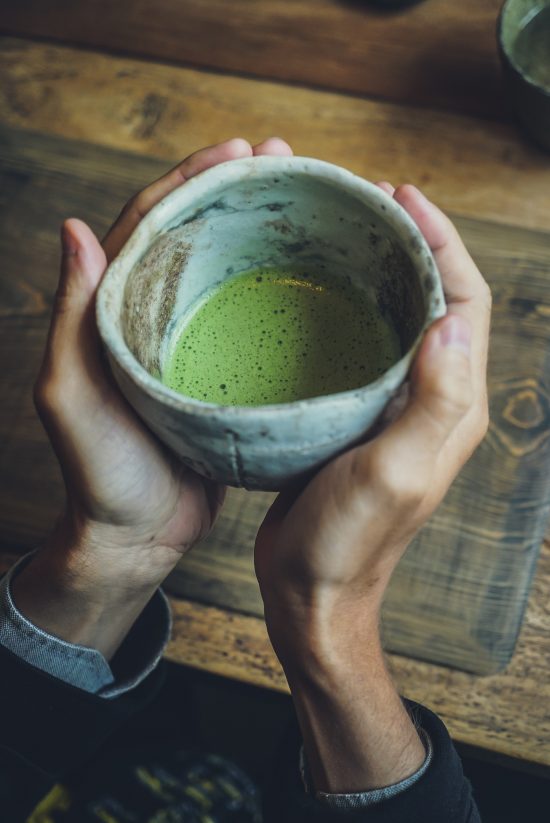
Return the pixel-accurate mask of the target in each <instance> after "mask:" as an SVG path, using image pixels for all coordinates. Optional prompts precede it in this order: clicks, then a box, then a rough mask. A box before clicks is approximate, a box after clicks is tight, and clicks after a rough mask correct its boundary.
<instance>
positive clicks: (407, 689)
mask: <svg viewBox="0 0 550 823" xmlns="http://www.w3.org/2000/svg"><path fill="white" fill-rule="evenodd" d="M17 557H18V555H14V554H10V553H7V552H0V574H2V573H3V572H5V571H6V570H7V569H8V568H9V566H11V565H12V563H13V562H15V560H16V559H17ZM170 604H171V607H172V615H173V631H172V638H171V641H170V643H169V645H168V648H167V650H166V656H167V658H168V659H169V660H172V661H174V662H175V663H181V664H182V665H186V666H192V667H194V668H197V669H201V670H202V671H208V672H211V673H213V674H217V675H220V676H223V677H229V678H232V679H234V680H239V681H241V682H244V683H251V684H252V685H254V686H260V687H263V688H267V689H272V690H274V691H279V692H283V693H286V692H288V685H287V682H286V678H285V676H284V673H283V671H282V669H281V666H280V665H279V662H278V660H277V658H276V656H275V653H274V651H273V649H272V647H271V643H270V642H269V638H268V636H267V631H266V628H265V623H264V622H263V620H260V619H258V618H257V617H250V616H248V615H243V614H238V613H236V612H228V611H227V610H225V609H220V608H218V607H216V606H206V605H203V604H199V603H193V602H190V601H188V600H182V599H180V598H176V597H170ZM387 660H388V665H389V668H390V671H391V672H392V675H393V677H394V680H395V682H396V684H397V686H398V688H399V690H400V692H401V694H404V695H406V696H407V697H409V698H411V699H414V700H417V701H419V702H420V703H423V704H424V705H426V706H428V707H430V708H431V709H432V710H434V711H436V712H437V713H438V714H439V715H440V716H441V717H442V719H443V720H444V722H445V723H446V725H447V727H448V729H449V731H450V733H451V735H452V737H453V739H454V740H455V741H457V742H460V743H464V744H466V745H468V746H473V747H476V748H477V749H480V750H483V751H484V752H486V753H490V755H491V756H492V757H494V756H495V755H501V756H503V757H505V758H514V760H515V763H514V766H515V767H516V768H518V767H521V766H523V767H524V768H525V769H526V770H527V771H531V772H533V771H535V772H537V773H539V774H541V775H542V776H550V713H549V712H548V705H549V702H550V680H549V679H548V662H549V660H550V543H546V544H545V545H544V547H543V550H542V552H541V556H540V560H539V564H538V570H537V575H536V578H535V583H534V586H533V589H532V591H531V595H530V598H529V604H528V607H527V612H526V616H525V621H524V623H523V627H522V630H521V634H520V637H519V641H518V645H517V650H516V653H515V655H514V658H513V660H512V662H511V664H510V666H509V667H508V668H507V669H506V671H504V672H502V673H500V674H496V675H493V676H491V677H477V676H476V675H471V674H466V673H465V672H459V671H453V670H451V669H447V668H444V667H442V666H436V665H433V664H429V663H422V662H419V661H416V660H411V659H409V658H406V657H401V656H398V655H388V656H387Z"/></svg>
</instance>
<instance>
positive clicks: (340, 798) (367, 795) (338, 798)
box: [300, 729, 433, 809]
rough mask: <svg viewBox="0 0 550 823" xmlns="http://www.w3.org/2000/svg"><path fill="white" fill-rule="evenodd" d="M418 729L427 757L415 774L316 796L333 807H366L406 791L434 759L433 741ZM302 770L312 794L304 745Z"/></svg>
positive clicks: (304, 781) (303, 781)
mask: <svg viewBox="0 0 550 823" xmlns="http://www.w3.org/2000/svg"><path fill="white" fill-rule="evenodd" d="M417 731H418V734H419V735H420V739H421V740H422V743H423V744H424V748H425V749H426V759H425V760H424V763H423V764H422V765H421V767H420V768H419V769H418V771H416V772H415V773H414V774H411V775H410V776H409V777H406V778H405V779H404V780H400V781H399V783H393V784H392V785H391V786H384V787H383V788H380V789H370V790H369V791H367V792H352V793H342V794H328V793H327V792H315V798H316V799H317V800H320V801H321V802H322V803H325V804H326V805H327V806H329V807H331V808H332V809H364V808H366V807H367V806H373V805H374V804H375V803H381V802H382V801H383V800H389V798H390V797H393V796H394V795H396V794H399V793H400V792H404V791H405V789H408V788H409V786H412V785H413V783H416V781H417V780H420V778H421V777H422V775H423V774H424V773H425V772H426V771H427V769H428V766H429V765H430V763H431V761H432V755H433V749H432V741H431V740H430V738H429V737H428V735H427V734H426V732H425V731H424V729H418V730H417ZM300 772H301V775H302V783H303V784H304V788H305V790H306V792H308V794H311V790H310V785H311V778H310V777H309V772H308V768H307V763H306V759H305V754H304V747H303V746H302V748H301V749H300Z"/></svg>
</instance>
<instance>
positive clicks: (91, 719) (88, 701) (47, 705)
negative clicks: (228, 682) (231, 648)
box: [0, 646, 164, 823]
mask: <svg viewBox="0 0 550 823" xmlns="http://www.w3.org/2000/svg"><path fill="white" fill-rule="evenodd" d="M0 673H1V674H0V699H1V703H0V704H1V707H2V709H1V711H2V719H1V724H0V809H1V815H0V816H1V819H2V820H6V821H9V823H23V822H24V821H25V820H26V818H27V816H28V814H29V813H30V812H31V811H32V809H33V808H34V807H35V806H36V804H37V803H38V802H39V801H40V800H41V799H42V797H44V795H45V794H46V793H47V792H48V791H49V789H50V788H51V787H52V786H53V784H54V783H56V782H57V781H58V780H60V779H62V778H63V777H64V776H65V775H66V774H68V773H70V772H72V771H74V770H75V769H77V768H79V767H81V766H83V765H84V764H85V763H86V761H87V760H88V759H89V758H90V757H91V756H92V755H93V754H94V753H95V752H96V751H97V749H99V747H100V746H101V745H102V744H103V743H104V742H105V741H106V740H107V739H108V738H109V737H110V736H111V735H112V734H113V733H114V732H115V731H116V730H117V729H118V728H119V727H120V726H121V725H122V724H123V723H124V722H126V721H127V720H128V719H129V718H130V717H131V716H132V715H134V714H135V713H137V712H138V711H140V710H141V709H142V708H144V707H145V706H146V705H147V704H148V703H149V702H150V701H151V700H152V699H153V698H154V697H155V695H156V694H157V692H158V690H159V688H160V686H161V685H162V681H163V679H164V669H163V666H162V664H161V665H160V666H159V667H157V668H156V669H155V670H154V671H153V672H151V674H149V675H148V676H147V677H146V678H145V680H143V681H142V682H141V683H140V684H139V685H138V686H136V687H135V688H133V689H132V690H130V691H127V692H125V693H124V694H121V695H120V696H118V697H113V698H111V699H109V700H105V698H102V697H99V696H97V695H95V694H91V693H89V692H86V691H84V690H82V689H78V688H75V687H74V686H70V685H68V684H67V683H63V682H62V681H61V680H59V679H58V678H55V677H52V676H51V675H49V674H47V673H45V672H43V671H40V670H39V669H37V668H35V667H33V666H31V665H29V664H28V663H25V662H24V661H23V660H21V658H19V657H18V656H17V655H15V654H13V652H11V651H9V650H8V649H6V648H4V647H2V646H0Z"/></svg>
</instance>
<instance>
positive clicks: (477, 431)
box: [255, 184, 490, 823]
mask: <svg viewBox="0 0 550 823" xmlns="http://www.w3.org/2000/svg"><path fill="white" fill-rule="evenodd" d="M383 188H385V190H386V191H387V192H388V194H389V195H390V196H394V197H395V199H396V200H397V201H398V202H399V203H400V204H401V205H402V206H403V207H404V208H405V209H407V211H408V212H409V214H410V215H411V216H412V218H413V219H414V220H415V221H416V222H417V224H418V225H419V227H420V229H421V230H422V232H423V234H424V235H425V237H426V239H427V241H428V243H429V244H430V246H431V248H432V249H433V251H434V254H435V257H436V261H437V264H438V267H439V270H440V272H441V275H442V278H443V281H444V288H445V292H446V296H447V302H448V314H447V316H446V317H445V318H443V319H442V320H441V321H439V322H438V323H437V324H436V325H435V326H434V327H433V328H432V329H430V331H429V332H428V334H427V335H426V338H425V340H424V342H423V345H422V347H421V349H420V351H419V354H418V356H417V358H416V361H415V364H414V367H413V370H412V374H411V393H410V394H411V396H410V399H409V402H408V404H407V406H406V408H405V409H404V411H403V412H402V413H401V415H400V416H399V418H398V419H397V420H396V421H395V422H394V423H392V424H391V425H390V426H389V427H388V428H387V429H386V430H385V431H384V432H383V433H382V434H380V435H379V436H378V437H375V438H374V439H373V440H371V441H370V442H368V443H366V444H365V445H362V446H360V447H358V448H356V449H353V450H352V451H349V452H347V453H345V454H343V455H341V456H340V457H339V458H337V459H336V460H335V461H333V462H332V463H330V464H329V465H327V466H325V468H323V469H322V470H321V471H320V472H319V473H318V474H317V475H316V476H315V477H314V478H313V479H312V480H311V481H310V482H309V483H308V484H307V485H306V486H305V487H302V488H301V489H294V490H291V491H287V492H284V493H283V494H281V495H280V496H279V497H278V499H277V500H276V502H275V504H274V506H273V507H272V509H271V510H270V511H269V512H268V514H267V516H266V519H265V521H264V524H263V525H262V528H261V530H260V532H259V534H258V538H257V543H256V558H255V560H256V571H257V575H258V580H259V583H260V588H261V591H262V596H263V599H264V605H265V617H266V623H267V626H268V630H269V634H270V638H271V640H272V643H273V646H274V648H275V651H276V653H277V655H278V657H279V659H280V661H281V663H282V665H283V668H284V670H285V674H286V676H287V680H288V683H289V686H290V690H291V692H292V697H293V701H294V706H295V709H296V714H297V718H298V722H299V727H300V731H301V735H302V738H303V745H304V750H305V756H306V760H307V764H308V767H309V773H310V778H311V784H312V785H311V786H310V789H311V792H312V794H313V795H317V798H318V801H319V803H320V804H321V805H319V803H318V804H317V805H315V809H316V814H317V815H318V817H317V816H315V813H314V812H313V811H312V812H311V814H310V816H309V817H304V818H302V817H299V816H298V817H296V814H297V812H296V809H295V808H294V807H293V806H292V804H291V805H290V806H289V808H288V809H287V810H286V812H285V815H286V817H285V819H288V820H292V819H300V820H302V819H304V820H306V819H307V820H317V819H318V820H324V819H332V817H330V818H328V817H327V818H325V817H324V816H323V813H322V812H323V811H324V812H325V813H328V812H327V809H328V808H329V806H330V805H331V804H332V807H333V808H331V814H334V815H336V814H337V812H336V811H335V808H334V806H335V805H337V804H338V799H336V803H335V801H334V797H330V795H332V796H333V795H335V794H336V795H337V794H347V793H364V792H372V791H376V790H378V789H382V788H384V787H389V786H394V787H395V784H399V783H400V782H401V781H408V778H411V777H413V776H414V775H415V774H417V773H418V769H419V768H420V767H421V766H422V764H423V763H424V761H425V758H426V749H425V746H424V745H423V742H422V740H421V737H420V735H419V732H418V729H417V725H418V722H419V720H418V717H417V718H416V720H415V718H414V717H412V716H411V712H410V709H409V708H408V707H407V706H406V705H405V704H404V703H403V701H402V700H401V698H400V696H399V694H398V692H397V690H396V688H395V686H394V684H393V682H392V679H391V677H390V675H389V673H388V671H387V669H386V666H385V663H384V655H383V652H382V647H381V641H380V632H379V618H380V609H381V604H382V600H383V596H384V592H385V590H386V587H387V585H388V583H389V580H390V578H391V575H392V573H393V570H394V569H395V567H396V565H397V563H398V562H399V560H400V558H401V556H402V555H403V553H404V551H405V549H406V547H407V545H408V544H409V542H410V541H411V539H412V537H413V536H414V534H415V533H416V532H417V531H418V529H419V528H420V527H421V526H422V525H423V523H424V522H425V521H426V519H427V518H428V517H429V516H430V515H431V514H432V512H433V511H434V509H435V508H436V507H437V505H438V504H439V503H440V502H441V500H442V498H443V497H444V495H445V493H446V492H447V489H448V488H449V485H450V484H451V482H452V480H453V479H454V477H455V476H456V474H457V472H458V471H459V470H460V468H461V467H462V465H463V464H464V463H465V461H466V460H467V459H468V457H469V456H470V455H471V453H472V451H473V450H474V448H475V447H476V446H477V444H478V443H479V441H480V440H481V438H482V437H483V435H484V433H485V430H486V426H487V392H486V379H485V372H486V362H487V344H488V331H489V316H490V296H489V291H488V288H487V286H486V284H485V282H484V281H483V278H482V277H481V275H480V273H479V271H478V269H477V268H476V266H475V265H474V263H473V261H472V260H471V258H470V256H469V255H468V253H467V251H466V249H465V248H464V246H463V244H462V242H461V240H460V238H459V237H458V235H457V233H456V231H455V229H454V228H453V226H452V225H451V223H450V222H449V221H448V220H447V218H446V217H444V215H443V214H442V213H441V212H440V211H439V210H438V209H436V207H435V206H433V205H432V204H430V203H429V202H428V201H427V200H426V199H425V198H424V197H423V196H422V195H421V194H420V193H419V192H418V191H417V190H416V189H414V188H413V187H412V186H402V187H400V188H399V189H397V190H396V191H395V192H394V190H393V188H391V187H389V186H388V184H383ZM437 737H438V741H439V744H438V747H437V748H436V747H435V745H434V750H433V754H432V762H431V763H430V765H429V766H428V768H427V769H426V772H425V774H423V775H422V777H420V778H418V779H417V780H415V781H414V782H413V784H412V785H411V786H410V788H405V789H404V790H403V791H402V792H401V793H402V795H403V797H405V796H407V799H408V802H409V806H408V807H407V801H405V802H404V803H403V804H402V812H401V813H398V812H397V811H395V810H396V809H397V807H398V805H399V803H398V799H397V798H398V795H395V796H394V797H393V798H392V799H386V800H384V799H383V796H382V799H380V801H379V803H377V804H376V806H372V807H369V814H368V819H369V820H371V819H372V820H377V819H380V820H388V821H389V820H391V821H395V823H399V821H403V823H405V821H410V820H412V819H416V818H414V814H418V816H419V818H418V819H420V817H421V814H420V809H419V808H417V809H416V810H415V809H414V808H411V807H410V803H411V802H413V800H414V798H415V797H419V796H422V795H423V794H424V795H425V793H426V787H427V786H428V787H431V790H430V791H428V792H427V799H426V797H425V799H424V805H425V809H427V808H430V809H432V811H433V814H432V816H428V815H427V814H425V815H424V816H422V820H426V821H427V820H434V821H436V820H438V821H439V820H446V821H447V823H455V822H456V823H463V821H466V820H469V819H471V820H475V819H476V818H475V816H473V815H474V814H477V813H476V812H474V807H473V805H472V801H471V798H470V800H468V798H469V789H468V786H467V784H466V783H465V782H464V778H463V775H462V771H461V769H460V767H459V762H458V758H457V757H456V753H455V755H454V757H453V756H451V754H449V747H450V741H448V736H446V733H445V732H444V731H442V730H441V729H440V728H439V727H438V729H437ZM442 741H446V742H442ZM432 742H434V741H432ZM445 752H447V755H448V756H447V757H446V755H445ZM438 761H439V762H438ZM442 762H446V763H447V765H448V773H447V778H448V779H447V782H446V785H447V788H448V796H449V798H451V799H452V798H455V800H456V802H452V803H451V805H450V806H449V805H448V804H449V802H451V801H449V800H448V801H445V800H444V798H442V796H441V792H440V790H439V789H438V782H436V781H435V780H434V778H433V775H434V774H437V773H438V771H440V769H441V763H442ZM449 778H450V780H451V782H450V786H449ZM440 783H441V781H440V780H439V784H440ZM404 785H405V786H406V785H408V783H406V784H404ZM392 791H393V790H392ZM384 794H386V793H382V795H384ZM394 794H395V793H394ZM372 797H373V796H372V795H371V796H370V798H369V797H367V798H365V801H366V802H370V800H372ZM460 798H466V799H463V800H460ZM356 799H357V798H356ZM323 802H324V803H325V806H323V805H322V803H323ZM426 804H427V805H426ZM438 804H439V806H438ZM390 808H391V809H393V811H395V814H394V813H393V811H392V813H391V814H390V813H389V811H388V810H389V809H390ZM407 808H408V811H407ZM449 810H451V811H452V813H450V811H449ZM266 814H267V820H271V819H273V820H274V819H275V818H272V817H270V813H269V811H268V809H267V807H266ZM342 814H343V812H342ZM293 815H295V817H293ZM334 819H336V817H335V818H334ZM338 819H339V818H338ZM358 819H361V818H358ZM365 819H367V816H366V814H365Z"/></svg>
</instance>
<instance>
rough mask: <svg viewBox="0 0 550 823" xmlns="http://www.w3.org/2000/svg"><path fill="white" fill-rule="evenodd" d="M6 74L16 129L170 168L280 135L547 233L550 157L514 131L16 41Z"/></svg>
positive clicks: (2, 58)
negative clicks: (209, 148) (232, 143)
mask: <svg viewBox="0 0 550 823" xmlns="http://www.w3.org/2000/svg"><path fill="white" fill-rule="evenodd" d="M426 5H427V6H428V5H430V4H429V3H427V4H426ZM0 77H1V78H2V82H1V83H0V118H1V119H2V120H3V121H4V122H5V123H6V124H7V125H9V126H13V127H16V128H25V129H28V128H30V129H33V130H36V131H43V132H46V133H50V134H57V135H59V136H61V137H69V138H75V139H82V140H91V141H93V142H95V143H97V144H100V145H103V146H109V147H111V148H119V149H124V150H128V151H131V152H137V153H140V154H146V155H153V156H156V157H162V158H166V159H167V160H168V161H169V162H174V161H177V160H178V159H180V158H182V157H183V156H185V154H186V153H188V152H190V151H193V150H195V149H196V148H199V147H201V146H204V145H208V144H210V143H213V142H218V141H219V140H221V139H225V138H227V137H232V136H235V135H238V134H241V135H242V136H244V137H246V138H247V139H249V140H251V141H252V142H258V141H260V140H262V139H264V138H265V137H266V136H267V135H270V134H280V135H281V136H283V137H285V138H286V139H287V140H289V141H290V143H291V145H292V146H293V147H294V149H295V152H296V153H297V154H303V155H307V156H314V157H319V158H321V159H324V160H329V161H330V162H333V163H336V164H339V165H342V166H345V167H347V168H349V169H351V170H352V171H354V172H356V173H357V174H360V175H361V176H363V177H366V178H367V179H369V180H381V179H388V180H392V181H393V182H394V183H398V182H402V183H405V182H412V183H416V184H417V185H420V186H421V187H422V188H423V189H424V191H425V192H426V194H427V195H428V196H429V197H431V198H432V199H433V200H434V201H435V202H437V203H439V205H440V206H441V207H442V208H444V209H446V210H448V211H450V212H453V213H454V214H463V215H467V216H469V217H479V218H481V219H486V220H491V221H494V222H503V223H513V224H514V225H521V226H525V227H527V228H541V229H546V228H548V215H549V214H550V164H549V163H548V156H547V155H545V154H543V153H542V152H540V151H538V150H537V149H534V148H532V147H531V146H530V145H529V144H527V143H526V142H525V141H524V140H523V138H522V137H521V135H520V133H519V132H518V130H517V129H516V128H515V126H513V125H510V124H508V123H497V122H490V121H487V120H481V119H476V118H473V117H467V116H464V115H457V114H450V113H446V112H438V111H433V110H428V109H424V110H419V109H414V108H411V107H410V106H400V105H394V104H389V103H380V102H376V101H373V100H361V99H359V98H356V97H345V96H342V95H338V94H333V93H327V92H320V91H311V90H306V89H301V88H297V87H288V86H284V85H279V84H275V83H269V82H264V81H255V80H249V79H244V78H240V77H230V76H221V75H219V74H212V73H209V72H201V71H194V70H191V69H184V68H179V67H175V66H166V65H160V64H153V63H147V62H143V61H139V60H131V59H128V58H120V57H110V56H107V55H103V54H98V53H96V52H88V51H79V50H76V49H71V48H66V47H61V46H51V45H45V44H42V43H32V42H27V41H21V40H13V39H11V38H3V39H0Z"/></svg>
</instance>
